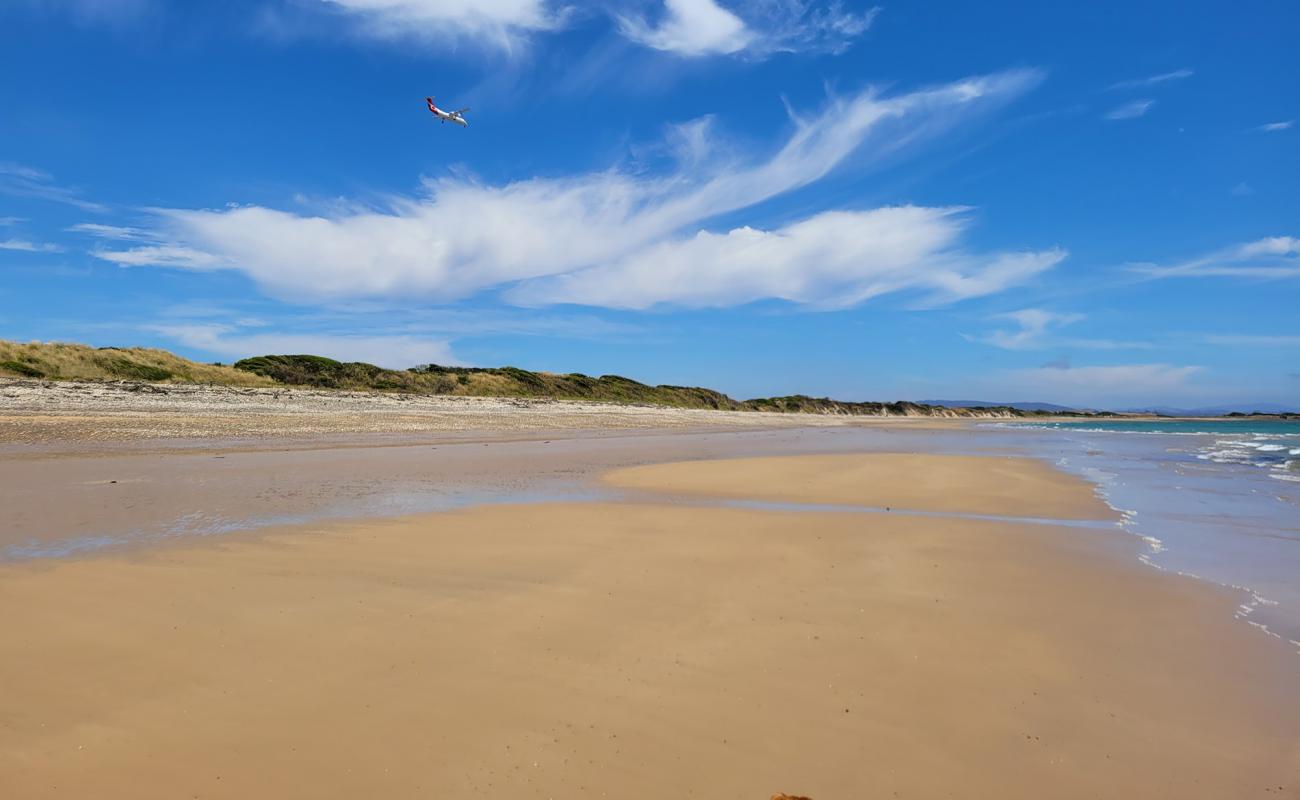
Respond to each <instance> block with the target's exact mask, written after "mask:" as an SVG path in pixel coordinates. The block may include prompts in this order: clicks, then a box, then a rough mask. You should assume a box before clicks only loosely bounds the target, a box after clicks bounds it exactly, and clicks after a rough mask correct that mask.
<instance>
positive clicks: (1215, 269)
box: [1129, 236, 1300, 279]
mask: <svg viewBox="0 0 1300 800" xmlns="http://www.w3.org/2000/svg"><path fill="white" fill-rule="evenodd" d="M1129 269H1130V270H1131V271H1133V272H1136V273H1139V274H1141V275H1145V276H1146V277H1148V278H1265V279H1267V278H1295V277H1300V239H1298V238H1296V237H1294V236H1270V237H1267V238H1264V239H1256V240H1255V241H1253V242H1245V243H1243V244H1238V245H1233V246H1231V247H1225V248H1223V249H1221V250H1215V251H1214V252H1212V253H1207V254H1206V255H1203V256H1200V257H1199V258H1193V259H1191V260H1189V261H1184V262H1182V263H1180V264H1172V265H1169V266H1161V265H1159V264H1130V265H1129Z"/></svg>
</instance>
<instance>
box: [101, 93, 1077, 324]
mask: <svg viewBox="0 0 1300 800" xmlns="http://www.w3.org/2000/svg"><path fill="white" fill-rule="evenodd" d="M1039 80H1040V76H1039V74H1038V73H1036V72H1032V71H1015V72H1007V73H1000V74H996V75H991V76H985V77H980V78H972V79H968V80H964V81H959V82H956V83H952V84H947V85H944V86H939V87H935V88H931V89H923V90H918V91H914V92H911V93H906V94H900V95H894V96H882V95H880V94H878V93H876V92H874V91H864V92H862V93H860V94H857V95H854V96H851V97H847V98H835V99H833V100H832V101H831V102H830V103H829V104H828V106H827V107H826V108H825V109H824V110H823V111H822V112H821V113H820V114H819V115H818V116H817V117H815V118H813V119H811V120H809V121H808V122H806V123H798V124H797V127H796V129H795V131H794V132H793V133H792V134H791V135H790V137H789V138H788V139H786V141H785V142H784V144H783V145H782V146H781V147H780V148H779V149H778V150H777V151H776V152H775V153H773V154H772V155H770V156H768V157H766V158H763V159H759V160H756V161H744V160H740V159H737V158H735V157H733V156H729V155H725V154H726V153H729V152H731V148H728V147H714V146H710V144H709V142H708V141H698V142H695V143H694V144H693V145H692V146H691V147H690V148H687V149H688V150H689V151H690V153H691V158H690V160H689V163H685V162H684V163H683V164H681V165H679V166H678V167H677V168H676V169H673V170H670V171H668V172H666V173H664V174H660V175H644V174H628V173H624V172H620V171H618V170H605V171H600V172H595V173H585V174H579V175H574V176H571V177H561V178H534V179H531V180H523V181H516V182H512V183H507V184H504V185H500V186H489V185H484V184H481V183H479V182H477V181H474V180H472V179H465V178H444V179H440V180H437V181H429V182H427V183H426V188H427V190H428V194H427V196H425V197H422V198H413V199H398V200H396V201H394V202H393V203H392V205H391V207H389V208H383V209H375V210H356V209H341V210H339V211H338V212H337V213H335V214H332V215H330V216H303V215H300V214H296V213H291V212H286V211H281V210H276V209H270V208H264V207H259V206H239V207H233V208H228V209H225V210H219V211H207V210H186V209H171V210H165V211H161V212H159V214H160V224H159V226H158V228H157V230H155V231H153V232H152V233H153V234H154V235H155V236H156V238H157V241H156V242H150V243H147V244H143V245H142V246H139V247H132V248H128V249H125V250H108V249H101V250H99V251H97V252H96V253H95V254H96V255H97V256H98V257H100V258H103V259H105V260H108V261H112V262H114V263H118V264H122V265H130V266H144V265H153V266H168V267H180V268H191V269H232V270H238V271H241V272H243V273H245V274H247V275H248V276H249V277H251V278H252V279H253V280H254V281H256V282H257V283H258V284H259V285H261V286H262V287H263V288H265V289H266V290H268V291H269V292H271V293H272V294H275V295H279V296H291V297H294V298H296V299H298V300H300V301H301V300H314V301H317V302H321V301H331V300H340V299H351V298H396V297H400V298H404V299H406V300H407V301H408V302H409V301H410V300H412V299H415V298H419V299H421V300H424V301H448V300H456V299H460V298H465V297H468V296H471V295H474V294H476V293H478V292H482V291H485V290H496V291H504V296H505V297H506V299H507V300H509V301H512V302H515V303H519V304H523V305H543V304H552V303H582V304H588V305H604V306H611V307H619V308H645V307H647V306H650V305H655V304H660V303H665V304H677V305H684V306H701V305H734V304H738V303H745V302H750V301H752V300H758V299H769V298H771V299H783V300H788V301H791V302H795V303H801V304H805V305H808V306H814V307H816V306H823V307H824V306H827V305H834V304H841V305H842V304H845V303H846V302H847V303H853V302H861V301H862V300H865V299H867V298H869V297H872V296H876V295H879V294H882V293H885V292H894V291H905V290H914V291H919V292H922V293H924V294H925V295H926V297H927V298H928V299H929V300H930V301H931V302H936V303H937V302H952V301H955V300H959V299H962V298H964V297H972V296H976V295H980V294H988V293H992V292H996V291H1000V290H1002V289H1005V288H1006V287H1008V286H1011V285H1014V284H1016V283H1017V282H1021V281H1024V280H1027V279H1028V278H1030V277H1032V276H1033V275H1036V274H1038V273H1040V272H1041V271H1043V270H1045V269H1047V268H1049V267H1051V266H1052V265H1053V264H1055V263H1057V262H1058V261H1060V259H1061V258H1063V257H1064V253H1063V252H1062V251H1060V250H1054V249H1053V250H1047V251H1041V252H1027V253H1018V252H1010V253H1002V252H995V253H986V254H978V253H970V252H967V251H966V250H965V249H963V248H962V247H961V246H960V242H959V236H960V233H961V231H962V230H963V228H964V225H965V222H964V220H965V216H964V214H963V213H962V211H961V210H959V209H944V208H940V209H923V208H914V207H905V208H893V209H874V210H848V211H845V210H833V211H826V212H822V213H819V214H815V215H813V216H811V217H808V218H805V219H801V220H798V221H795V222H793V223H789V224H787V225H785V226H782V227H779V228H776V229H774V230H770V231H757V230H754V229H752V228H744V227H742V228H736V229H733V230H730V231H729V232H726V233H712V232H709V231H707V230H701V226H703V225H704V224H705V223H706V222H707V221H708V220H709V219H711V218H713V217H716V216H718V215H721V214H725V213H731V212H736V211H739V210H741V209H745V208H748V207H750V206H753V205H756V204H758V203H760V202H762V201H764V200H767V199H769V198H773V197H776V196H779V195H782V194H785V193H788V192H791V191H793V190H796V189H799V188H801V187H804V186H807V185H809V184H811V183H814V182H816V181H817V180H819V179H821V178H822V177H824V176H826V175H827V174H829V173H830V172H832V171H833V170H835V169H837V168H838V167H840V166H841V165H843V164H844V163H845V162H846V161H848V160H849V159H850V158H851V157H853V156H854V155H855V154H857V153H859V152H862V153H863V155H862V156H860V157H861V158H863V159H870V158H875V159H879V158H884V157H887V156H889V155H892V154H896V153H898V152H899V151H900V150H901V149H902V148H904V147H906V146H909V145H913V144H915V143H916V142H918V141H923V140H925V139H927V138H930V137H933V136H936V135H938V134H939V133H941V132H943V131H944V130H947V129H950V128H952V127H954V126H956V125H958V124H960V123H961V122H963V121H969V120H971V119H973V118H974V117H975V116H977V115H979V114H981V113H985V112H987V111H989V110H991V109H994V108H997V107H999V106H1001V105H1002V104H1004V103H1006V102H1008V101H1009V100H1011V99H1013V98H1014V97H1016V96H1018V95H1020V94H1022V93H1023V92H1025V91H1026V90H1028V89H1029V88H1030V87H1031V86H1034V85H1036V84H1037V82H1038V81H1039ZM692 135H693V136H695V138H697V139H698V138H701V137H704V138H705V139H707V137H709V136H712V135H713V134H712V133H710V132H709V131H708V130H707V128H704V129H701V130H696V131H695V132H694V133H693V134H692ZM693 141H694V140H693ZM701 256H707V259H704V260H700V259H701ZM813 264H815V265H818V266H817V267H816V268H812V267H810V265H813ZM656 265H658V266H657V267H656ZM688 265H689V268H688ZM728 287H729V288H728ZM844 298H848V300H847V301H846V300H845V299H844Z"/></svg>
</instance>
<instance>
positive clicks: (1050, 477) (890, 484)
mask: <svg viewBox="0 0 1300 800" xmlns="http://www.w3.org/2000/svg"><path fill="white" fill-rule="evenodd" d="M604 480H605V483H607V484H609V485H611V486H616V487H619V488H621V489H642V490H650V491H659V492H671V493H674V494H692V495H707V496H712V497H731V498H739V499H750V500H766V501H773V502H786V503H813V504H817V503H825V504H847V505H865V506H877V507H882V508H883V507H886V506H888V507H892V508H899V509H910V510H923V511H943V512H952V513H958V514H985V515H997V516H1014V517H1042V518H1050V519H1107V518H1110V517H1113V516H1114V514H1115V512H1114V511H1112V510H1111V509H1110V508H1109V507H1108V506H1107V505H1106V504H1105V503H1104V502H1102V501H1101V500H1100V499H1098V498H1097V496H1096V493H1095V492H1093V490H1092V487H1091V486H1090V485H1088V484H1087V483H1084V482H1083V481H1080V480H1078V479H1076V478H1073V477H1071V476H1069V475H1066V474H1065V473H1063V472H1058V471H1057V470H1054V469H1052V468H1051V467H1049V466H1047V465H1046V464H1043V463H1041V462H1038V461H1032V460H1028V459H1024V458H1013V457H1006V458H996V457H990V456H951V455H928V454H915V453H872V454H869V455H864V454H833V455H816V456H800V457H766V458H732V459H719V460H705V461H693V462H687V463H679V464H647V465H644V466H637V467H628V468H625V469H618V470H614V471H612V472H610V473H609V474H607V475H606V476H605V478H604Z"/></svg>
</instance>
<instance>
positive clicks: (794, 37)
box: [616, 0, 879, 58]
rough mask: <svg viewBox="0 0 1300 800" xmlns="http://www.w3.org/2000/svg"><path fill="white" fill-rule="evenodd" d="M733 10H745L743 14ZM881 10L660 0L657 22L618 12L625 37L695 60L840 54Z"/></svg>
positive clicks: (779, 0) (769, 0)
mask: <svg viewBox="0 0 1300 800" xmlns="http://www.w3.org/2000/svg"><path fill="white" fill-rule="evenodd" d="M737 11H742V12H743V15H744V16H743V17H742V16H741V14H739V13H737ZM878 12H879V9H876V8H873V9H870V10H867V11H865V12H862V13H852V12H847V11H845V10H844V8H843V6H842V4H841V3H839V2H830V3H815V2H811V1H810V0H762V2H752V3H749V4H748V5H745V6H743V7H742V8H738V9H737V10H730V9H727V8H724V7H723V6H722V5H720V4H719V3H718V2H716V0H663V11H662V14H661V16H660V18H659V20H658V21H657V22H656V23H654V24H652V23H651V22H649V21H648V20H647V19H646V18H645V17H644V16H640V15H617V16H616V19H617V21H618V26H619V29H620V31H621V32H622V33H623V35H624V36H626V37H627V38H629V39H631V40H632V41H635V42H638V43H640V44H643V45H645V46H646V47H650V48H653V49H655V50H661V51H664V52H670V53H674V54H676V55H679V56H684V57H687V58H693V57H698V56H709V55H726V54H734V53H741V52H743V53H745V54H746V55H748V56H751V57H756V58H763V57H766V56H769V55H771V54H773V53H778V52H830V53H839V52H842V51H844V50H845V49H847V48H848V47H849V45H850V44H851V43H852V41H853V40H854V39H856V38H857V37H858V36H861V35H862V34H863V33H864V32H865V31H866V30H867V29H868V28H869V27H871V23H872V21H873V20H874V19H875V17H876V14H877V13H878Z"/></svg>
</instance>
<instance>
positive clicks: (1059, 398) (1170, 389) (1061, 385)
mask: <svg viewBox="0 0 1300 800" xmlns="http://www.w3.org/2000/svg"><path fill="white" fill-rule="evenodd" d="M1202 371H1203V368H1202V367H1198V366H1173V365H1170V364H1125V365H1118V366H1088V367H1070V366H1068V365H1066V364H1058V365H1053V366H1044V367H1038V368H1035V369H1022V370H1011V371H1009V372H1006V373H1003V374H1002V375H1001V376H999V380H998V384H997V389H995V391H1009V392H1014V393H1017V394H1019V393H1022V392H1023V393H1026V396H1030V395H1032V396H1033V397H1035V398H1041V399H1043V400H1046V401H1048V402H1060V403H1064V404H1066V405H1076V406H1089V407H1096V408H1119V407H1124V406H1138V405H1148V404H1163V403H1168V402H1171V401H1174V400H1177V399H1180V398H1182V399H1186V398H1189V397H1192V396H1194V395H1195V393H1196V390H1195V387H1194V386H1192V384H1191V379H1192V378H1193V377H1194V376H1196V375H1197V374H1199V373H1201V372H1202Z"/></svg>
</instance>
